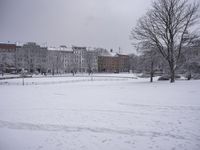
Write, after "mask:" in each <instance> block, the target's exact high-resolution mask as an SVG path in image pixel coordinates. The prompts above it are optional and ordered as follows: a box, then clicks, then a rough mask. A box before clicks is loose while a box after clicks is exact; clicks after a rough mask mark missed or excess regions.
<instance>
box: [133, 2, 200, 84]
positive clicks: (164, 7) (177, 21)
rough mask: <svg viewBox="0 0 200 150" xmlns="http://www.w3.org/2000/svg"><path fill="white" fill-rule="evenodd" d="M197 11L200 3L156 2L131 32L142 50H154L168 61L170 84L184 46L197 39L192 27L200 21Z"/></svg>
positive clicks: (173, 79) (135, 42)
mask: <svg viewBox="0 0 200 150" xmlns="http://www.w3.org/2000/svg"><path fill="white" fill-rule="evenodd" d="M198 10H199V4H197V3H189V2H188V0H157V1H154V2H153V3H152V9H150V10H149V11H148V12H147V13H146V15H145V16H144V17H142V18H140V19H139V21H138V24H137V26H136V27H135V28H134V29H133V30H132V32H131V38H132V39H134V44H135V45H137V47H138V48H139V49H141V48H146V49H147V48H150V49H151V48H152V47H155V48H156V50H157V51H158V52H159V53H160V54H161V55H162V56H163V57H164V58H165V59H166V60H167V62H168V64H169V68H170V76H171V82H174V81H175V69H176V67H177V62H178V59H179V57H180V54H181V51H182V47H183V46H185V45H187V44H189V43H191V41H192V40H193V39H195V38H196V34H194V32H192V30H191V27H192V26H194V25H195V23H196V22H197V21H198V19H199V15H198Z"/></svg>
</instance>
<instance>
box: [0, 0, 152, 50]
mask: <svg viewBox="0 0 200 150" xmlns="http://www.w3.org/2000/svg"><path fill="white" fill-rule="evenodd" d="M151 1H152V0H0V20H1V21H0V41H1V42H6V41H10V42H16V41H18V42H28V41H33V42H37V43H39V44H44V43H46V42H47V45H48V46H59V45H67V46H71V45H76V46H91V47H102V48H107V49H111V48H113V49H114V50H115V51H118V48H119V47H121V50H122V51H123V52H129V53H131V52H134V48H133V47H132V46H131V41H130V39H129V36H130V31H131V29H132V28H133V27H134V26H135V24H136V21H137V19H138V18H139V17H140V16H142V15H143V14H145V12H146V11H147V9H148V8H150V4H151Z"/></svg>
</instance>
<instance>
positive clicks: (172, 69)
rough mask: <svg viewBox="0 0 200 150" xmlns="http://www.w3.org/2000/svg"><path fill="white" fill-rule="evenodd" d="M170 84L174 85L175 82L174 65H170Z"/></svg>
mask: <svg viewBox="0 0 200 150" xmlns="http://www.w3.org/2000/svg"><path fill="white" fill-rule="evenodd" d="M170 82H171V83H174V82H175V69H174V64H173V63H171V64H170Z"/></svg>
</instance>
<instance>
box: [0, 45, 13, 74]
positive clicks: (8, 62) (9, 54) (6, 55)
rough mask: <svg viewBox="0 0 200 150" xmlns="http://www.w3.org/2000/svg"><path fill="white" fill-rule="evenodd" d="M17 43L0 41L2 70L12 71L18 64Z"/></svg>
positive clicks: (0, 65)
mask: <svg viewBox="0 0 200 150" xmlns="http://www.w3.org/2000/svg"><path fill="white" fill-rule="evenodd" d="M15 52H16V45H15V44H7V43H0V72H2V73H3V72H11V71H12V70H15V65H16V55H15V54H16V53H15Z"/></svg>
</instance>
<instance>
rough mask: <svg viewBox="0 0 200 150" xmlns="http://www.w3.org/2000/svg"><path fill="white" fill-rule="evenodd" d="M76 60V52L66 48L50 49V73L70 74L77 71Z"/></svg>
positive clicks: (48, 62)
mask: <svg viewBox="0 0 200 150" xmlns="http://www.w3.org/2000/svg"><path fill="white" fill-rule="evenodd" d="M74 58H75V55H74V52H73V51H72V49H71V48H68V47H66V46H60V47H57V48H48V61H47V64H48V65H47V66H48V73H53V74H54V73H59V74H61V73H70V72H71V71H72V70H74V69H75V62H74Z"/></svg>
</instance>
